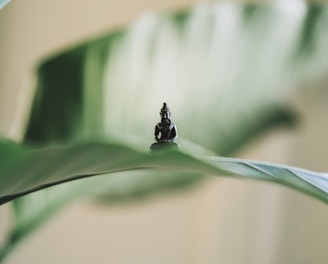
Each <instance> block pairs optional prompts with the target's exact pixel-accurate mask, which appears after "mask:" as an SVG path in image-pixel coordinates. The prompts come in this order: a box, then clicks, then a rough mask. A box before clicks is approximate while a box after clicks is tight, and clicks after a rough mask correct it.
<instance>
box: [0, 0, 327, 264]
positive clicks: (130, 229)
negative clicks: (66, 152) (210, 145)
mask: <svg viewBox="0 0 328 264" xmlns="http://www.w3.org/2000/svg"><path fill="white" fill-rule="evenodd" d="M195 3H196V1H191V0H179V1H177V0H175V1H171V0H166V1H150V0H149V1H147V0H144V1H143V0H135V1H125V0H120V1H118V0H111V1H105V0H98V1H91V0H80V1H72V0H71V1H67V0H66V1H64V0H57V1H49V0H24V1H19V0H13V1H12V3H10V4H9V5H8V6H7V7H5V8H4V9H3V10H1V11H0V99H1V104H0V134H1V136H6V137H11V138H16V139H19V138H20V131H21V129H22V128H23V124H24V123H23V122H22V120H24V119H23V117H24V116H23V115H24V113H26V112H27V111H26V109H28V107H29V105H28V104H27V105H23V104H22V102H23V101H24V102H25V101H26V100H21V101H20V97H21V98H25V97H26V96H30V94H31V91H29V89H28V87H30V85H29V84H31V82H33V78H32V75H31V72H32V70H31V69H32V68H33V67H34V66H35V65H36V64H37V63H38V62H39V61H40V60H41V59H42V58H44V57H45V56H48V55H50V54H53V53H54V52H56V51H58V50H60V49H61V48H64V47H68V46H71V45H74V44H75V43H78V42H79V41H80V40H83V39H86V38H90V37H95V36H97V35H99V34H101V33H103V32H106V31H108V30H110V29H113V28H116V27H118V26H122V25H125V24H127V23H129V22H131V21H133V20H134V19H135V18H136V17H138V16H139V15H140V14H142V13H143V12H145V11H149V10H171V9H177V8H184V7H187V6H191V5H193V4H195ZM309 85H311V87H312V88H313V89H311V91H314V92H312V93H310V94H307V93H304V92H303V93H300V94H299V95H297V96H296V97H295V99H294V103H295V107H297V109H300V111H301V114H302V119H301V124H300V126H299V128H298V129H297V130H296V131H289V130H284V129H278V130H275V131H272V132H271V133H270V134H267V135H265V136H264V137H261V138H259V139H258V140H257V141H256V142H253V143H250V144H249V146H248V147H247V148H246V149H245V150H244V151H242V152H240V153H238V154H237V155H238V156H240V157H246V158H251V159H260V160H267V161H272V162H281V163H286V164H293V165H297V166H301V167H306V168H309V169H314V170H323V171H328V165H327V162H326V157H327V149H328V147H327V141H326V140H325V136H326V135H327V132H328V127H327V125H326V120H325V119H326V116H325V109H326V105H327V104H326V98H327V95H326V94H325V93H324V88H325V87H326V85H327V82H323V83H321V82H320V80H318V83H313V84H309ZM315 87H317V89H314V88H315ZM320 87H322V89H320ZM7 213H8V208H7V207H3V208H1V211H0V214H1V215H0V230H2V229H5V226H6V225H8V224H10V219H8V218H7ZM327 222H328V207H327V206H326V205H324V204H322V203H321V202H319V201H316V200H314V199H312V198H309V197H306V196H304V195H302V194H299V193H296V192H295V191H291V190H288V189H286V188H284V187H280V186H276V185H270V184H265V183H260V182H253V181H240V180H233V179H222V178H220V179H219V178H213V179H211V180H209V181H207V182H205V183H203V184H202V185H200V186H197V187H194V188H192V189H189V190H187V191H184V192H181V193H173V194H171V195H165V194H161V195H158V196H157V197H154V198H152V199H150V200H145V201H144V202H142V203H132V204H131V203H128V204H125V205H112V206H109V207H101V206H99V205H95V204H93V203H90V202H88V201H80V202H77V203H74V204H73V205H71V206H69V207H67V208H66V209H65V210H64V211H63V212H62V213H61V214H58V215H57V216H56V217H54V218H53V219H52V220H51V221H49V222H48V223H47V224H46V225H45V226H43V227H42V228H41V229H40V231H39V232H37V233H35V234H34V235H33V236H31V237H30V238H29V239H28V240H27V241H25V243H24V244H22V245H21V246H19V247H18V248H17V250H16V252H15V253H14V254H13V255H12V256H11V257H10V258H9V259H8V260H7V261H6V263H8V264H18V263H119V264H125V263H156V264H157V263H170V264H175V263H188V264H189V263H195V264H196V263H213V264H214V263H228V264H235V263H236V264H237V263H242V264H245V263H249V264H254V263H255V264H257V263H258V264H276V263H281V264H284V263H286V264H290V263H297V264H298V263H322V264H324V263H327V259H328V251H327V250H326V246H327V244H328V228H327V227H326V223H327Z"/></svg>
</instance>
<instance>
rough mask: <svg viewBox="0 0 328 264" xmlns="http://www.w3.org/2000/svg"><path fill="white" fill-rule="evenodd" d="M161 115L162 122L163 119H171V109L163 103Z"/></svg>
mask: <svg viewBox="0 0 328 264" xmlns="http://www.w3.org/2000/svg"><path fill="white" fill-rule="evenodd" d="M159 114H160V115H161V118H162V120H163V119H170V116H171V112H170V109H169V108H168V107H167V105H166V103H163V107H162V109H161V112H160V113H159Z"/></svg>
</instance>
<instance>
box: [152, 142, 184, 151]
mask: <svg viewBox="0 0 328 264" xmlns="http://www.w3.org/2000/svg"><path fill="white" fill-rule="evenodd" d="M179 148H180V146H179V144H177V143H175V142H173V141H159V142H155V143H153V144H151V146H150V150H151V151H152V152H153V151H158V150H176V149H179Z"/></svg>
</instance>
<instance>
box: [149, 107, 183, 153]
mask: <svg viewBox="0 0 328 264" xmlns="http://www.w3.org/2000/svg"><path fill="white" fill-rule="evenodd" d="M160 115H161V122H159V123H157V125H156V126H155V133H154V135H155V140H156V142H155V143H154V144H152V145H151V146H150V149H151V150H155V149H158V148H162V147H179V145H178V144H176V142H175V141H176V139H177V138H178V133H177V128H176V126H175V124H174V123H173V122H172V121H171V119H170V117H171V112H170V109H169V108H168V107H167V105H166V103H163V107H162V109H161V112H160Z"/></svg>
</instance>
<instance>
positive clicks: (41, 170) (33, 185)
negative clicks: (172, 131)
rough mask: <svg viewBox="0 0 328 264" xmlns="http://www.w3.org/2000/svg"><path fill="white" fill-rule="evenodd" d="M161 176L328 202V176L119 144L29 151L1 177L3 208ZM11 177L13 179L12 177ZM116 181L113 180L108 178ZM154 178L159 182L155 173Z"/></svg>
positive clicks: (0, 190)
mask: <svg viewBox="0 0 328 264" xmlns="http://www.w3.org/2000/svg"><path fill="white" fill-rule="evenodd" d="M137 170H156V171H164V172H165V171H167V172H184V173H197V174H203V175H217V176H237V177H241V178H247V179H249V178H250V179H257V180H264V181H270V182H275V183H280V184H283V185H286V186H289V187H292V188H294V189H297V190H300V191H302V192H304V193H307V194H309V195H312V196H314V197H316V198H318V199H320V200H323V201H325V202H328V195H327V192H328V178H327V176H326V174H323V173H317V172H313V171H309V170H304V169H300V168H296V167H290V166H283V165H277V164H270V163H264V162H258V161H249V160H243V159H235V158H223V157H216V156H198V157H197V156H195V155H193V154H191V153H184V152H181V151H169V152H167V151H163V152H159V153H155V154H151V153H145V152H141V151H139V150H136V149H134V148H130V147H127V146H125V145H120V144H114V143H88V144H77V145H70V146H61V147H56V148H48V149H47V148H45V149H39V150H33V151H26V152H25V155H24V157H23V158H22V157H21V156H20V158H19V159H17V160H16V164H15V165H12V166H9V167H8V166H7V167H4V168H3V169H2V170H1V171H0V173H1V174H0V184H1V185H0V193H1V195H0V204H3V203H6V202H8V201H11V200H13V199H15V198H18V197H20V196H22V195H25V194H28V193H31V192H34V191H37V190H40V189H44V188H47V187H50V186H53V185H56V184H60V183H63V182H68V181H72V180H76V179H80V178H85V177H89V176H93V175H99V174H107V173H114V172H120V171H137ZM8 174H9V175H11V177H10V178H8V177H6V175H8ZM108 177H110V176H108ZM152 177H157V174H156V173H154V174H153V175H152Z"/></svg>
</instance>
